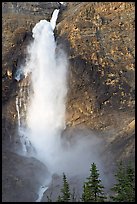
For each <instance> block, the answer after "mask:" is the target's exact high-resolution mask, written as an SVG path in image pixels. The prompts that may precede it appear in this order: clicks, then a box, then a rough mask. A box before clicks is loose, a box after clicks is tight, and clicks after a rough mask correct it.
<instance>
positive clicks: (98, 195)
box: [82, 163, 106, 202]
mask: <svg viewBox="0 0 137 204" xmlns="http://www.w3.org/2000/svg"><path fill="white" fill-rule="evenodd" d="M103 188H104V186H103V185H102V184H101V180H100V179H99V173H98V170H97V167H96V164H95V163H93V164H92V165H91V169H90V176H89V177H88V178H87V181H86V182H85V183H84V185H83V193H82V201H83V202H104V199H105V198H106V197H105V196H104V192H103Z"/></svg>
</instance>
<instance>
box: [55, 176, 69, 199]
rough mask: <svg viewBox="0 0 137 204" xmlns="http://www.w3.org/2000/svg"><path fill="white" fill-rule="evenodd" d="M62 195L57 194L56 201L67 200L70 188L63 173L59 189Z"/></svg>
mask: <svg viewBox="0 0 137 204" xmlns="http://www.w3.org/2000/svg"><path fill="white" fill-rule="evenodd" d="M61 193H62V196H58V201H57V202H69V200H70V190H69V184H68V181H67V178H66V175H65V174H64V173H63V187H62V189H61Z"/></svg>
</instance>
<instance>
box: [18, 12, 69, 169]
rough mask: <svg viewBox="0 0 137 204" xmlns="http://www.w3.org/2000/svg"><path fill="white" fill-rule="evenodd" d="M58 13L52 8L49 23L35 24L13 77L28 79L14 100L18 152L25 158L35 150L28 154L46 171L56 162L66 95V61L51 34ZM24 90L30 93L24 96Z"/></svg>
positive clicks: (62, 126) (63, 121)
mask: <svg viewBox="0 0 137 204" xmlns="http://www.w3.org/2000/svg"><path fill="white" fill-rule="evenodd" d="M58 13H59V10H58V9H55V11H54V12H53V15H52V18H51V20H50V22H48V21H47V20H41V21H40V22H39V23H37V24H36V25H35V27H34V28H33V30H32V33H33V42H32V43H31V45H29V46H28V58H27V59H26V64H25V66H24V68H23V71H22V69H20V70H21V71H20V72H18V74H17V76H16V80H17V81H19V80H20V73H21V74H22V73H24V75H25V77H28V75H29V76H30V77H29V78H30V81H29V86H28V85H27V86H26V88H25V86H24V84H23V82H20V84H23V85H22V87H20V93H19V94H18V97H17V98H16V109H17V114H18V132H19V135H20V140H21V143H22V152H23V153H24V154H25V155H27V153H28V151H29V148H32V147H33V149H35V151H34V152H32V151H31V155H32V154H33V156H35V157H36V158H38V159H39V160H41V161H42V162H44V163H46V164H47V165H48V167H49V168H50V166H53V165H52V164H51V163H54V161H55V162H56V159H58V158H57V151H58V149H59V148H60V136H61V132H62V131H63V129H64V128H65V100H66V94H67V78H66V77H67V58H66V56H65V54H64V52H63V51H62V50H60V49H58V47H57V45H56V42H55V39H54V33H53V31H54V29H55V25H56V20H57V17H58ZM23 80H24V79H23ZM24 81H25V80H24ZM28 87H30V91H29V93H28V94H27V89H28ZM23 91H24V92H23ZM24 96H25V97H24ZM26 96H27V97H26ZM28 97H29V101H28ZM21 113H22V115H21ZM23 113H24V115H25V117H24V115H23ZM29 152H30V151H29ZM53 160H54V161H53ZM51 161H52V162H51ZM52 168H53V167H51V169H52Z"/></svg>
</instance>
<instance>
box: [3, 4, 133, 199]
mask: <svg viewBox="0 0 137 204" xmlns="http://www.w3.org/2000/svg"><path fill="white" fill-rule="evenodd" d="M55 8H59V5H58V3H57V2H5V3H4V2H3V3H2V144H3V155H4V156H3V163H4V167H3V168H4V169H8V160H7V156H8V157H9V160H10V161H11V163H12V162H13V160H14V159H15V160H16V161H17V162H19V160H18V158H17V156H15V155H14V154H13V153H11V154H13V155H11V157H10V153H9V151H12V149H14V148H13V147H16V144H17V143H18V139H17V138H18V137H17V132H16V127H17V112H16V107H15V98H16V95H17V94H18V83H17V82H16V81H15V79H14V77H15V72H16V71H17V69H18V68H19V66H20V65H21V64H23V63H24V60H25V56H26V47H27V45H28V43H29V42H30V41H31V40H32V33H31V30H32V28H33V27H34V25H35V24H36V23H37V22H38V21H39V20H41V19H47V20H49V19H50V18H51V15H52V12H53V11H54V9H55ZM57 23H58V24H57V27H56V30H55V34H56V39H57V43H58V44H60V46H62V47H63V48H64V49H65V50H66V52H67V55H68V59H69V77H68V87H69V89H68V97H67V111H66V116H67V119H66V120H67V121H66V122H67V128H71V127H72V126H73V127H76V126H77V125H84V126H85V127H88V128H91V129H94V130H98V131H100V132H102V133H103V134H105V133H106V135H107V138H106V141H107V146H106V150H105V151H106V152H113V154H114V155H115V160H118V159H119V160H120V159H124V160H127V159H130V160H132V161H133V162H134V143H135V141H134V135H135V132H134V131H135V117H134V112H135V109H134V105H135V66H134V65H135V5H134V3H130V2H109V3H108V2H66V4H65V6H64V7H62V8H61V12H60V14H59V18H58V22H57ZM22 160H23V162H24V158H23V159H22ZM33 162H34V161H33ZM33 162H32V163H33ZM32 163H31V164H29V165H33V164H32ZM34 163H35V162H34ZM24 166H25V165H24ZM11 168H12V167H11ZM22 168H24V170H25V167H22ZM4 171H5V170H4ZM3 176H5V178H4V182H3V201H11V200H12V198H11V197H10V195H7V190H5V189H7V186H8V184H7V183H6V179H10V177H9V176H8V173H7V174H3ZM12 177H13V178H14V177H15V175H14V171H12ZM7 196H8V197H7ZM30 196H31V195H30ZM32 197H33V198H34V197H35V196H34V194H33V196H32ZM22 198H23V195H22ZM12 201H13V200H12Z"/></svg>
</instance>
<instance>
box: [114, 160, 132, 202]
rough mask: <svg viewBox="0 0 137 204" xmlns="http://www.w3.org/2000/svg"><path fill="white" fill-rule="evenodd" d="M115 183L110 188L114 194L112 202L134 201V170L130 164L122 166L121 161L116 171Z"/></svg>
mask: <svg viewBox="0 0 137 204" xmlns="http://www.w3.org/2000/svg"><path fill="white" fill-rule="evenodd" d="M115 177H116V180H117V183H116V184H115V185H114V187H113V188H112V189H111V190H112V191H114V193H115V195H114V196H111V198H112V200H113V201H114V202H135V172H134V169H133V168H132V166H131V165H128V166H127V167H124V166H123V164H122V162H121V163H120V164H119V166H118V170H117V172H116V175H115Z"/></svg>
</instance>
